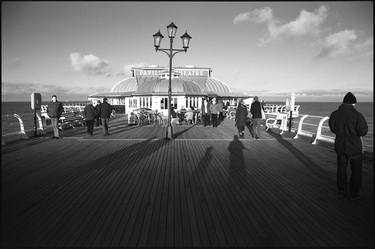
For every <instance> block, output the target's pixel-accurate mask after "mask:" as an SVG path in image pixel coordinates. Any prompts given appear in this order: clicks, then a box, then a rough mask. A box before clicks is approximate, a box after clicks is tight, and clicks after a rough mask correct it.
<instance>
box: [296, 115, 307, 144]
mask: <svg viewBox="0 0 375 249" xmlns="http://www.w3.org/2000/svg"><path fill="white" fill-rule="evenodd" d="M308 116H309V115H304V116H303V117H302V118H301V119H300V121H299V124H298V130H297V134H296V135H295V136H294V137H293V139H297V138H298V135H299V134H301V131H302V124H303V121H304V120H305V119H306V118H307V117H308Z"/></svg>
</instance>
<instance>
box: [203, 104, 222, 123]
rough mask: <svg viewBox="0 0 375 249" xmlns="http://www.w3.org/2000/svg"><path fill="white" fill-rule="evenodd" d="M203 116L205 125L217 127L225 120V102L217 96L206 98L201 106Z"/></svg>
mask: <svg viewBox="0 0 375 249" xmlns="http://www.w3.org/2000/svg"><path fill="white" fill-rule="evenodd" d="M201 118H202V122H203V125H204V127H206V126H209V125H212V127H217V126H218V125H219V122H221V121H223V120H224V104H223V102H222V101H221V100H216V98H212V99H209V98H204V99H203V103H202V106H201Z"/></svg>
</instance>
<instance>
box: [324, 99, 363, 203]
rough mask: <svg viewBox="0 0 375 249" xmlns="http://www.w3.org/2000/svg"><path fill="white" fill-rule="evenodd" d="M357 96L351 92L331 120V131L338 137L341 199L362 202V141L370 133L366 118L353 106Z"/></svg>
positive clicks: (337, 152) (338, 173)
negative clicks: (348, 169) (359, 200)
mask: <svg viewBox="0 0 375 249" xmlns="http://www.w3.org/2000/svg"><path fill="white" fill-rule="evenodd" d="M356 103H357V99H356V97H355V96H354V95H353V94H352V93H351V92H348V93H347V94H346V95H345V97H344V99H343V103H342V104H341V105H340V106H339V108H338V110H336V111H334V112H332V114H331V115H330V118H329V128H330V130H331V131H332V132H333V133H335V134H336V138H335V151H336V154H337V187H338V191H339V196H340V197H342V198H344V197H349V198H350V199H351V200H357V199H359V197H360V196H359V194H360V188H361V184H362V154H363V147H362V139H361V137H363V136H365V135H366V134H367V131H368V125H367V122H366V120H365V118H364V117H363V115H362V114H361V113H360V112H358V111H357V110H356V109H355V108H354V106H355V104H356ZM348 163H350V165H351V176H350V184H349V191H348V186H347V174H346V170H347V165H348Z"/></svg>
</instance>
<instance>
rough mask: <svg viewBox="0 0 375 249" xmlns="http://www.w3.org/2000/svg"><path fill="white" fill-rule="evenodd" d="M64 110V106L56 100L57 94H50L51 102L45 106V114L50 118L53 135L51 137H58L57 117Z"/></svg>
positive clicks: (58, 117)
mask: <svg viewBox="0 0 375 249" xmlns="http://www.w3.org/2000/svg"><path fill="white" fill-rule="evenodd" d="M63 112H64V107H63V105H62V103H61V102H59V101H57V96H56V95H52V102H51V103H49V104H48V106H47V115H48V116H49V117H50V119H51V124H52V128H53V137H52V138H56V139H58V138H60V134H59V128H58V124H59V119H60V117H61V115H62V113H63Z"/></svg>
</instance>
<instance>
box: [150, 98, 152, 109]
mask: <svg viewBox="0 0 375 249" xmlns="http://www.w3.org/2000/svg"><path fill="white" fill-rule="evenodd" d="M150 108H151V109H152V97H150Z"/></svg>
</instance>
